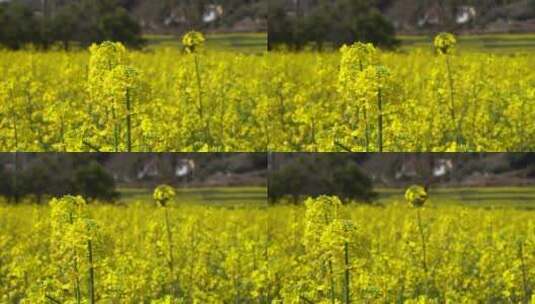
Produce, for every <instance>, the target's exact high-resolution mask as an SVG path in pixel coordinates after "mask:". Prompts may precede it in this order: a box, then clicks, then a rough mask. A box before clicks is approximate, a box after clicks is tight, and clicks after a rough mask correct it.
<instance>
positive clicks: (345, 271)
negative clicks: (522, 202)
mask: <svg viewBox="0 0 535 304" xmlns="http://www.w3.org/2000/svg"><path fill="white" fill-rule="evenodd" d="M158 191H159V192H158V194H157V195H156V194H155V196H154V197H155V199H156V200H157V201H158V204H156V203H155V202H150V201H146V202H138V203H133V204H131V205H128V206H112V205H98V204H97V205H92V204H89V205H87V204H86V203H85V201H84V200H83V199H82V198H81V197H64V198H61V199H53V200H52V201H51V202H50V203H49V205H47V206H37V205H16V206H7V205H4V206H0V231H1V233H0V248H1V250H0V302H1V303H344V304H345V303H529V302H530V301H532V302H533V301H534V300H535V296H534V295H533V291H534V290H533V287H534V283H535V219H534V217H533V216H532V214H531V212H525V211H521V210H516V209H513V208H502V209H483V208H463V207H459V206H451V207H440V208H439V207H433V206H432V205H429V206H428V205H425V206H423V207H421V204H420V202H422V204H423V201H425V199H426V198H427V197H426V196H422V193H419V192H418V191H420V190H419V189H415V191H414V193H412V194H411V196H408V199H410V200H411V201H412V202H413V205H414V207H411V206H410V205H409V204H407V203H405V202H403V203H401V202H400V203H394V204H389V205H387V206H386V207H384V208H379V207H371V206H355V205H353V206H344V205H342V204H341V203H340V201H339V200H338V199H337V198H336V197H328V196H322V197H318V198H316V199H309V200H307V201H306V203H305V205H304V206H272V207H266V206H257V207H251V206H249V207H246V208H243V207H234V208H227V207H221V206H220V207H209V206H201V205H192V204H184V203H180V204H179V203H177V202H174V201H173V200H172V195H173V193H172V192H173V191H172V189H167V188H161V189H160V190H158ZM424 194H425V193H424ZM119 219H120V220H119Z"/></svg>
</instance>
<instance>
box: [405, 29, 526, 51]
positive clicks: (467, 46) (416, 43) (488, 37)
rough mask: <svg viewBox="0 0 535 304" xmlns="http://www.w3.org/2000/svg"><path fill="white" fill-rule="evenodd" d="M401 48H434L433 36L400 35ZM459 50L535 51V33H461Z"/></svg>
mask: <svg viewBox="0 0 535 304" xmlns="http://www.w3.org/2000/svg"><path fill="white" fill-rule="evenodd" d="M398 38H399V39H400V40H401V50H414V49H424V50H425V49H428V50H432V49H433V37H432V36H398ZM457 39H458V47H457V48H458V50H459V51H477V52H496V53H518V52H533V51H535V33H534V34H485V35H460V36H458V37H457Z"/></svg>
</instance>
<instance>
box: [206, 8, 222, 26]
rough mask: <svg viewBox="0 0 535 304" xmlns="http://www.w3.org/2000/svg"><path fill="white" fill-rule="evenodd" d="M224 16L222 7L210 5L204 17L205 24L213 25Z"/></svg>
mask: <svg viewBox="0 0 535 304" xmlns="http://www.w3.org/2000/svg"><path fill="white" fill-rule="evenodd" d="M221 16H223V7H222V6H221V5H213V4H211V5H208V6H207V7H206V9H205V11H204V14H203V15H202V21H203V22H204V23H212V22H214V21H217V20H218V19H219V18H221Z"/></svg>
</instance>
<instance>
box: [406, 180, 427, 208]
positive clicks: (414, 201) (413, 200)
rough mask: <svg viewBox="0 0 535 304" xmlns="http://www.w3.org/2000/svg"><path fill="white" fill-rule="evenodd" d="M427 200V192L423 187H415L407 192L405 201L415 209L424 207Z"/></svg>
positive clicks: (411, 187)
mask: <svg viewBox="0 0 535 304" xmlns="http://www.w3.org/2000/svg"><path fill="white" fill-rule="evenodd" d="M427 198H428V195H427V191H426V190H425V188H424V187H422V186H417V185H413V186H410V187H409V188H408V189H407V191H405V199H406V200H407V202H408V203H409V204H411V205H412V206H413V207H422V206H423V205H424V203H425V201H426V200H427Z"/></svg>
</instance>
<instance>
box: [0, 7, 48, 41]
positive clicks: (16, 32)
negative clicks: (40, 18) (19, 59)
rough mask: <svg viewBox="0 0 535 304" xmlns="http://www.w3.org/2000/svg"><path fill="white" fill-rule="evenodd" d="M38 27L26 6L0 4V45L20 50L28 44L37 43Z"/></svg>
mask: <svg viewBox="0 0 535 304" xmlns="http://www.w3.org/2000/svg"><path fill="white" fill-rule="evenodd" d="M38 29H39V26H38V24H37V22H36V20H35V17H34V15H33V12H32V11H31V10H30V9H29V8H28V7H26V6H24V5H22V4H19V3H17V2H14V3H9V2H8V3H0V45H3V46H5V47H8V48H11V49H20V48H21V47H23V46H24V45H25V44H28V43H38V42H39V41H40V40H39V37H40V34H39V30H38Z"/></svg>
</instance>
